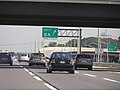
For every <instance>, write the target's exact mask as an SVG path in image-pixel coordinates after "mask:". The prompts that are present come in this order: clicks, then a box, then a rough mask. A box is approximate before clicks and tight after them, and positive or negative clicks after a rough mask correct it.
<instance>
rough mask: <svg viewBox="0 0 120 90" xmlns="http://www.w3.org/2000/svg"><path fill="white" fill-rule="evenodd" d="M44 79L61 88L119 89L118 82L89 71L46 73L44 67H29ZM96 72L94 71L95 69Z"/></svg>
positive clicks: (74, 89)
mask: <svg viewBox="0 0 120 90" xmlns="http://www.w3.org/2000/svg"><path fill="white" fill-rule="evenodd" d="M30 70H31V71H32V72H34V73H35V74H37V75H39V76H40V77H41V78H43V79H44V80H45V81H47V82H49V83H50V84H52V85H54V86H55V87H57V88H58V89H61V90H66V89H68V90H80V89H81V90H83V89H85V90H119V89H120V83H113V82H109V81H107V80H104V79H103V78H101V77H97V76H96V77H95V76H92V77H90V76H88V75H89V74H88V73H89V71H88V70H87V71H84V72H79V71H77V72H76V71H75V72H76V73H75V74H68V72H53V73H52V74H50V73H49V74H48V73H46V69H30ZM95 72H96V71H95Z"/></svg>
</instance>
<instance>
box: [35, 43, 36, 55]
mask: <svg viewBox="0 0 120 90" xmlns="http://www.w3.org/2000/svg"><path fill="white" fill-rule="evenodd" d="M35 53H36V41H35Z"/></svg>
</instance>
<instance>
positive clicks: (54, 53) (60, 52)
mask: <svg viewBox="0 0 120 90" xmlns="http://www.w3.org/2000/svg"><path fill="white" fill-rule="evenodd" d="M53 53H54V54H55V53H67V52H53Z"/></svg>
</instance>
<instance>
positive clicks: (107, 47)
mask: <svg viewBox="0 0 120 90" xmlns="http://www.w3.org/2000/svg"><path fill="white" fill-rule="evenodd" d="M107 62H109V59H108V43H107Z"/></svg>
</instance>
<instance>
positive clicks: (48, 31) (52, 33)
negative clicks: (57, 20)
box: [42, 27, 58, 38]
mask: <svg viewBox="0 0 120 90" xmlns="http://www.w3.org/2000/svg"><path fill="white" fill-rule="evenodd" d="M42 38H58V28H49V27H43V28H42Z"/></svg>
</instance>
